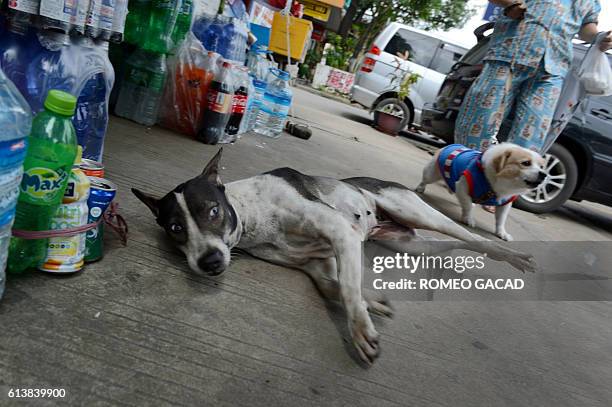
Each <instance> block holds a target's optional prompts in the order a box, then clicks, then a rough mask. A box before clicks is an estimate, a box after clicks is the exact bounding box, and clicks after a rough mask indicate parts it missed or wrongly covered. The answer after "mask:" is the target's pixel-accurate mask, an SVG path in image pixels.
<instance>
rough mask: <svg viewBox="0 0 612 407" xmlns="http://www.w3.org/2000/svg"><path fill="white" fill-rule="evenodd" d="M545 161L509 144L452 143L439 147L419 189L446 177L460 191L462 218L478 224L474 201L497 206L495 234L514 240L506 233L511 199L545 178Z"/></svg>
mask: <svg viewBox="0 0 612 407" xmlns="http://www.w3.org/2000/svg"><path fill="white" fill-rule="evenodd" d="M544 162H545V161H544V158H543V157H542V156H541V155H539V154H538V153H536V152H534V151H531V150H528V149H526V148H523V147H519V146H517V145H515V144H510V143H502V144H497V145H494V146H492V147H491V148H489V149H488V150H487V151H485V152H484V153H481V152H479V151H477V150H472V149H469V148H467V147H465V146H463V145H461V144H451V145H449V146H446V147H444V148H442V149H440V150H438V152H436V154H435V155H434V157H433V159H432V160H431V161H430V162H429V164H427V165H426V166H425V168H424V169H423V179H422V180H421V183H420V184H419V185H418V186H417V188H416V192H418V193H420V194H422V193H424V192H425V187H426V186H427V184H432V183H434V182H436V181H439V180H444V181H445V182H446V185H447V186H448V188H449V189H450V190H451V191H452V192H455V193H456V194H457V200H458V201H459V205H461V209H462V214H461V218H462V221H463V222H464V223H465V224H466V225H468V226H470V227H474V226H476V221H475V220H474V217H473V216H472V208H473V203H476V204H481V205H492V206H497V210H496V211H495V234H496V235H497V236H498V237H499V238H500V239H503V240H508V241H509V240H513V239H512V236H511V235H510V234H509V233H508V232H506V219H508V213H509V212H510V208H511V207H512V202H514V200H516V198H517V197H518V195H521V194H524V193H525V192H527V191H529V190H530V189H533V188H535V187H537V186H538V185H540V183H541V182H542V181H544V178H545V176H546V174H544V172H542V171H541V169H542V166H543V165H544Z"/></svg>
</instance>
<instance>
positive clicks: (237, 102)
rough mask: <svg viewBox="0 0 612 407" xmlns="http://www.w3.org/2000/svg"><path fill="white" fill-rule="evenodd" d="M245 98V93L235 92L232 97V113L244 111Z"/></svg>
mask: <svg viewBox="0 0 612 407" xmlns="http://www.w3.org/2000/svg"><path fill="white" fill-rule="evenodd" d="M247 99H248V98H247V95H240V94H235V95H234V97H233V99H232V113H244V111H245V110H246V106H247Z"/></svg>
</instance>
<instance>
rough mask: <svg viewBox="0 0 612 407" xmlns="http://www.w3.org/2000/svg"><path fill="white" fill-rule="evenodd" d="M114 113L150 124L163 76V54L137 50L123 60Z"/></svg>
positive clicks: (155, 115)
mask: <svg viewBox="0 0 612 407" xmlns="http://www.w3.org/2000/svg"><path fill="white" fill-rule="evenodd" d="M126 65H127V66H126V70H125V76H124V80H123V83H122V84H121V91H120V92H119V98H118V100H117V105H116V106H115V113H116V114H117V115H119V116H121V117H125V118H127V119H130V120H133V121H135V122H137V123H140V124H144V125H145V126H153V125H154V124H155V123H156V121H157V112H158V110H159V104H160V101H161V97H162V93H163V89H164V80H165V78H166V55H164V54H153V53H150V52H147V51H144V50H140V49H139V50H137V51H136V52H134V54H132V56H130V57H129V58H128V60H127V61H126Z"/></svg>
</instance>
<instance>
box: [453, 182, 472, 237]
mask: <svg viewBox="0 0 612 407" xmlns="http://www.w3.org/2000/svg"><path fill="white" fill-rule="evenodd" d="M456 185H457V186H456V191H455V194H456V195H457V200H458V201H459V205H460V206H461V221H462V222H463V223H465V224H466V225H468V226H469V227H471V228H473V227H475V226H476V221H475V220H474V215H472V209H473V207H474V204H473V203H472V197H471V196H470V188H469V187H468V184H467V181H466V180H465V177H461V179H460V180H459V181H457V184H456Z"/></svg>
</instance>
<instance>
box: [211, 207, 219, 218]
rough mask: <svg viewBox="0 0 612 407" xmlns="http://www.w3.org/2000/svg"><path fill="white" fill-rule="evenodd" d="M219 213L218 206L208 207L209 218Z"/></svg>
mask: <svg viewBox="0 0 612 407" xmlns="http://www.w3.org/2000/svg"><path fill="white" fill-rule="evenodd" d="M218 214H219V207H218V206H213V207H212V208H210V214H209V216H210V218H211V219H212V218H216V217H217V215H218Z"/></svg>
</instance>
